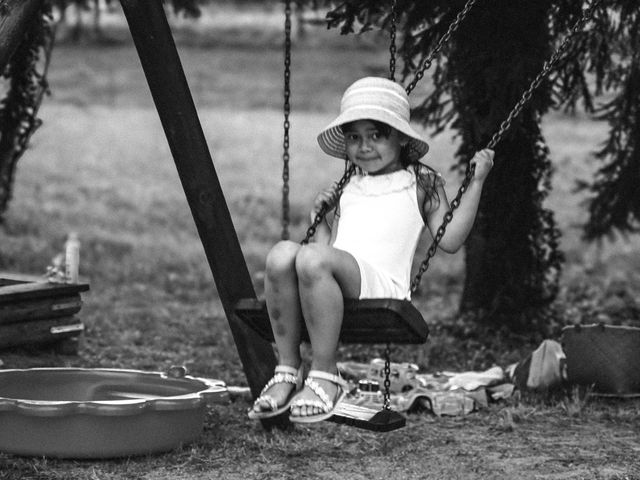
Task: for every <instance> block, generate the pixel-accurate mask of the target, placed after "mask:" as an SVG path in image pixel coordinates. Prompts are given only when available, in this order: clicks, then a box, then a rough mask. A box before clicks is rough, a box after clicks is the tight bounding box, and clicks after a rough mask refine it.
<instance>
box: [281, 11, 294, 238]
mask: <svg viewBox="0 0 640 480" xmlns="http://www.w3.org/2000/svg"><path fill="white" fill-rule="evenodd" d="M284 5H285V6H284V18H285V20H284V124H283V127H284V138H283V141H282V233H281V235H280V238H281V239H282V240H288V239H289V223H290V206H289V159H290V155H289V128H290V127H291V123H290V122H289V114H290V113H291V103H290V101H289V100H290V97H291V0H284Z"/></svg>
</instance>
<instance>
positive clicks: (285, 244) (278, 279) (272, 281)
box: [256, 241, 302, 410]
mask: <svg viewBox="0 0 640 480" xmlns="http://www.w3.org/2000/svg"><path fill="white" fill-rule="evenodd" d="M299 249H300V245H299V244H297V243H294V242H289V241H282V242H279V243H277V244H276V245H275V246H274V247H273V248H272V249H271V251H270V252H269V255H268V256H267V262H266V273H265V296H266V299H267V310H268V311H269V318H270V320H271V328H272V329H273V335H274V338H275V342H276V345H277V347H278V357H279V360H278V363H279V364H280V365H288V366H291V367H295V368H298V367H299V366H300V363H301V358H300V335H301V334H300V330H301V326H302V312H301V309H300V296H299V294H298V278H297V274H296V270H295V259H296V255H297V253H298V251H299ZM292 388H294V386H293V385H292V384H290V383H277V384H275V385H273V386H272V387H271V388H270V389H269V390H268V391H267V392H265V393H267V394H268V395H269V396H270V397H272V398H273V399H274V400H275V402H276V404H277V405H282V404H284V403H285V402H286V400H287V398H288V397H289V395H290V394H291V390H292ZM256 408H257V409H258V410H269V409H271V406H270V405H269V404H268V403H267V402H263V403H260V404H258V405H257V407H256Z"/></svg>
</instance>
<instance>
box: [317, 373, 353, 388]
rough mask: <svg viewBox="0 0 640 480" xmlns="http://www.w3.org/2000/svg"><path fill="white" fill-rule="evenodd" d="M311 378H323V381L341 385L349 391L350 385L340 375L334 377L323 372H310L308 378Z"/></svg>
mask: <svg viewBox="0 0 640 480" xmlns="http://www.w3.org/2000/svg"><path fill="white" fill-rule="evenodd" d="M309 377H312V378H321V379H322V380H327V381H329V382H331V383H335V384H336V385H340V386H341V387H342V389H343V390H347V389H348V388H349V384H348V383H347V382H346V380H344V379H343V378H342V377H341V376H340V374H338V375H334V374H332V373H328V372H323V371H322V370H310V371H309V373H308V375H307V378H309Z"/></svg>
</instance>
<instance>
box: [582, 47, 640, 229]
mask: <svg viewBox="0 0 640 480" xmlns="http://www.w3.org/2000/svg"><path fill="white" fill-rule="evenodd" d="M597 114H598V118H600V119H606V120H608V121H609V123H610V125H611V129H610V132H609V139H608V140H607V142H606V143H605V145H604V147H603V148H602V149H601V150H600V151H599V152H598V154H597V157H598V158H600V159H601V160H603V161H605V160H608V163H607V164H606V165H605V166H603V167H602V168H601V169H600V170H599V171H598V173H597V175H596V178H595V180H594V182H593V184H591V185H588V184H586V183H580V184H579V189H587V188H588V189H589V190H590V191H591V192H592V193H593V194H594V196H593V197H592V198H591V199H590V201H589V204H588V207H589V213H590V218H589V221H588V222H587V224H586V225H585V228H584V233H585V237H586V238H587V239H588V240H595V239H598V238H601V237H603V236H605V235H611V234H612V233H613V232H614V231H615V230H618V231H620V232H622V233H629V232H638V231H640V189H638V180H639V179H640V54H638V53H637V51H636V54H635V55H634V57H633V61H632V63H631V65H630V66H629V67H628V68H627V69H625V81H624V83H623V85H622V88H621V89H620V93H619V94H618V95H617V96H616V97H615V98H614V99H613V100H611V101H610V102H607V103H605V104H604V105H602V106H601V107H600V108H599V109H598V110H597Z"/></svg>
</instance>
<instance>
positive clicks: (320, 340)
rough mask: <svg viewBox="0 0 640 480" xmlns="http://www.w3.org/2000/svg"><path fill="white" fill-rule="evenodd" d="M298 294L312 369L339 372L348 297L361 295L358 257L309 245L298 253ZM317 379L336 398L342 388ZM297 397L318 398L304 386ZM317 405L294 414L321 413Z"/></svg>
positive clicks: (297, 408)
mask: <svg viewBox="0 0 640 480" xmlns="http://www.w3.org/2000/svg"><path fill="white" fill-rule="evenodd" d="M296 271H297V278H298V294H299V298H300V303H301V307H302V314H303V318H304V320H305V322H306V325H307V331H308V332H309V340H310V341H311V348H312V362H311V369H312V370H322V371H324V372H328V373H333V374H335V373H337V368H336V360H337V358H336V354H337V348H338V340H339V336H340V328H341V326H342V316H343V313H344V298H358V296H359V295H360V270H359V268H358V264H357V262H356V260H355V259H354V258H353V257H352V256H351V255H350V254H348V253H346V252H343V251H342V250H338V249H335V248H332V247H329V246H326V245H315V244H311V245H306V246H304V247H302V248H301V249H300V251H299V252H298V254H297V256H296ZM317 382H318V383H319V384H320V386H321V387H322V388H323V389H324V390H325V391H326V392H327V394H328V395H329V397H330V398H334V397H335V395H336V393H337V389H338V387H337V386H336V385H335V384H333V383H331V382H329V381H326V380H322V379H319V380H317ZM296 399H309V400H317V396H316V395H315V393H313V392H312V391H311V390H309V389H308V388H305V389H303V390H302V391H301V392H300V393H299V394H298V395H296ZM319 412H320V411H319V410H318V409H316V408H315V407H302V408H299V407H294V408H292V410H291V414H292V415H294V416H296V415H297V416H304V415H311V414H314V413H319Z"/></svg>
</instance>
